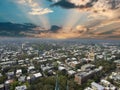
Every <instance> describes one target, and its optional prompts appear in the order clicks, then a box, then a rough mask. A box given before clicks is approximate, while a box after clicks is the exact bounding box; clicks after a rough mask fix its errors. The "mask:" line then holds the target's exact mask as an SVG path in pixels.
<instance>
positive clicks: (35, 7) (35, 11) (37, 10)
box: [17, 0, 53, 15]
mask: <svg viewBox="0 0 120 90" xmlns="http://www.w3.org/2000/svg"><path fill="white" fill-rule="evenodd" d="M17 2H18V3H19V4H24V5H28V6H29V7H30V8H31V10H30V12H29V14H31V15H43V14H48V13H52V12H53V10H51V9H49V8H42V7H41V6H40V5H39V4H38V3H37V2H35V1H34V0H19V1H17Z"/></svg>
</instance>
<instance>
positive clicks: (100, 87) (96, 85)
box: [91, 82, 105, 90]
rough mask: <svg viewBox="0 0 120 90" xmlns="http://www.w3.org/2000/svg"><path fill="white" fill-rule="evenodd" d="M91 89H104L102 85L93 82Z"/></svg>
mask: <svg viewBox="0 0 120 90" xmlns="http://www.w3.org/2000/svg"><path fill="white" fill-rule="evenodd" d="M91 87H92V88H93V90H104V89H105V88H104V87H103V86H102V85H100V84H98V83H95V82H92V83H91Z"/></svg>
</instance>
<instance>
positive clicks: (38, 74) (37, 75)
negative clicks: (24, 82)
mask: <svg viewBox="0 0 120 90" xmlns="http://www.w3.org/2000/svg"><path fill="white" fill-rule="evenodd" d="M33 76H34V77H35V78H39V77H42V74H41V73H40V72H39V73H35V74H33Z"/></svg>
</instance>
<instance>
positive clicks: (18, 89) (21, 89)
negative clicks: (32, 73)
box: [15, 85, 27, 90]
mask: <svg viewBox="0 0 120 90" xmlns="http://www.w3.org/2000/svg"><path fill="white" fill-rule="evenodd" d="M15 90H27V86H26V85H22V86H17V87H15Z"/></svg>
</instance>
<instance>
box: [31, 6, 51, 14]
mask: <svg viewBox="0 0 120 90" xmlns="http://www.w3.org/2000/svg"><path fill="white" fill-rule="evenodd" d="M52 12H53V11H52V10H50V9H49V8H45V9H44V8H40V9H38V8H36V9H35V8H34V9H32V11H31V12H29V14H31V15H43V14H47V13H52Z"/></svg>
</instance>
